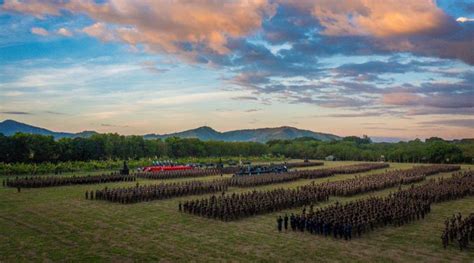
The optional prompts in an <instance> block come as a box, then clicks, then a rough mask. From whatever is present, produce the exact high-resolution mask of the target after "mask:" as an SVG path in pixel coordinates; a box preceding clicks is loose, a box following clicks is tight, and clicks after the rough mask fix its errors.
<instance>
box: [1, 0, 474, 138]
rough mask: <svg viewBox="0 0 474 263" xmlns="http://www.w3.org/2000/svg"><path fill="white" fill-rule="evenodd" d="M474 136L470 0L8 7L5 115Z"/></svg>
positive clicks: (75, 0) (91, 123)
mask: <svg viewBox="0 0 474 263" xmlns="http://www.w3.org/2000/svg"><path fill="white" fill-rule="evenodd" d="M5 119H14V120H17V121H21V122H26V123H29V124H32V125H36V126H41V127H45V128H48V129H51V130H56V131H68V132H79V131H83V130H95V131H98V132H118V133H120V134H147V133H160V134H162V133H170V132H176V131H181V130H185V129H192V128H196V127H199V126H203V125H207V126H211V127H213V128H214V129H216V130H219V131H228V130H234V129H244V128H245V129H247V128H261V127H278V126H294V127H297V128H302V129H310V130H313V131H318V132H326V133H333V134H336V135H340V136H350V135H356V136H362V135H369V136H374V137H396V138H405V139H413V138H422V139H423V138H428V137H432V136H438V137H443V138H446V139H454V138H468V137H470V138H472V137H474V0H436V1H435V0H416V1H414V0H384V1H379V0H346V1H344V0H234V1H232V0H228V1H227V0H224V1H217V0H195V1H189V0H182V1H178V0H176V1H174V0H156V1H155V0H134V1H129V0H101V1H99V0H96V1H94V0H49V1H46V0H45V1H40V0H24V1H19V0H0V121H1V120H5Z"/></svg>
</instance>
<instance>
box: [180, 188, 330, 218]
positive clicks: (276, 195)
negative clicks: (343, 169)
mask: <svg viewBox="0 0 474 263" xmlns="http://www.w3.org/2000/svg"><path fill="white" fill-rule="evenodd" d="M328 199H329V195H328V193H327V192H325V191H324V190H323V189H318V188H314V189H304V190H303V189H301V188H297V189H282V188H280V189H275V190H271V191H252V192H246V193H240V194H236V193H233V194H231V195H230V194H228V195H221V196H216V195H213V196H211V197H210V198H203V199H196V200H191V201H185V202H184V203H179V211H181V212H185V213H189V214H194V215H198V216H202V217H207V218H211V219H217V220H222V221H232V220H238V219H241V218H245V217H251V216H256V215H260V214H265V213H271V212H275V211H279V210H282V209H288V208H293V207H298V206H303V205H309V204H312V203H317V202H323V201H327V200H328Z"/></svg>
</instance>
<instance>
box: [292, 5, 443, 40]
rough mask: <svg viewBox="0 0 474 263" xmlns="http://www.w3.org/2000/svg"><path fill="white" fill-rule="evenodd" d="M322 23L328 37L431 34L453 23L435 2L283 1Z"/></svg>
mask: <svg viewBox="0 0 474 263" xmlns="http://www.w3.org/2000/svg"><path fill="white" fill-rule="evenodd" d="M283 2H285V3H288V4H292V5H295V6H297V7H299V8H301V9H304V10H311V14H312V15H313V16H314V17H315V18H316V19H318V21H319V22H320V23H321V25H322V26H323V27H324V32H323V33H324V34H327V35H371V36H376V37H391V36H400V35H412V34H431V33H434V32H437V31H438V30H440V29H443V28H445V26H446V24H449V23H452V21H451V20H452V19H451V18H450V17H449V16H447V15H446V14H445V13H444V12H443V10H441V9H440V8H438V7H437V6H436V3H435V1H433V0H416V1H413V0H384V1H380V0H352V1H334V0H283Z"/></svg>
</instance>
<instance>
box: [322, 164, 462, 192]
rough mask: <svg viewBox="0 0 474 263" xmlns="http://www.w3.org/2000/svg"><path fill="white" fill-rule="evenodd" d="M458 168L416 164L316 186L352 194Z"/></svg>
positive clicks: (417, 179) (407, 182)
mask: <svg viewBox="0 0 474 263" xmlns="http://www.w3.org/2000/svg"><path fill="white" fill-rule="evenodd" d="M459 169H461V167H460V166H456V165H429V166H416V167H413V168H411V169H406V170H394V171H387V172H385V173H381V174H372V175H367V176H356V177H355V178H351V179H346V180H342V181H334V182H324V183H321V184H319V185H318V186H320V187H325V188H327V189H328V190H329V192H330V194H331V195H335V196H352V195H356V194H360V193H366V192H369V191H375V190H380V189H385V188H389V187H393V186H396V185H402V184H411V183H415V182H419V181H423V180H425V178H426V176H427V175H432V174H435V173H444V172H452V171H457V170H459Z"/></svg>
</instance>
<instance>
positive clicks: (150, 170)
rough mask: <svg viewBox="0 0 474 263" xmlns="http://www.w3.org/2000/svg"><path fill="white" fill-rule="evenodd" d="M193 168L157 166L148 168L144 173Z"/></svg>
mask: <svg viewBox="0 0 474 263" xmlns="http://www.w3.org/2000/svg"><path fill="white" fill-rule="evenodd" d="M191 169H193V167H191V166H187V165H174V166H171V165H157V166H146V167H144V168H143V171H144V172H161V171H181V170H191Z"/></svg>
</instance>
